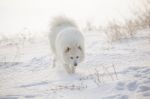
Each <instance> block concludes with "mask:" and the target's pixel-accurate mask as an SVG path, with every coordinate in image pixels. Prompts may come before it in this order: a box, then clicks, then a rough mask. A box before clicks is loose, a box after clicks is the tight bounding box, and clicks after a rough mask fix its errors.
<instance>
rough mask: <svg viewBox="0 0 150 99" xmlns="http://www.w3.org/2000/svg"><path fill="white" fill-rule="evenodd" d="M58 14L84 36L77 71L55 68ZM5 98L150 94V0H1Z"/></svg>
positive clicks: (129, 98)
mask: <svg viewBox="0 0 150 99" xmlns="http://www.w3.org/2000/svg"><path fill="white" fill-rule="evenodd" d="M83 5H84V6H83ZM68 7H69V8H68ZM57 15H66V16H67V17H69V18H72V19H73V20H75V22H76V23H77V25H78V26H79V28H80V29H81V31H82V33H83V35H84V38H85V60H84V62H82V63H81V64H79V66H77V68H76V73H75V74H71V75H69V74H67V73H66V72H65V70H64V68H63V67H61V66H59V64H57V66H56V67H55V68H53V67H52V64H53V63H52V60H53V54H52V52H51V50H50V44H49V38H48V33H49V27H50V26H49V23H50V21H51V19H52V17H53V16H57ZM0 99H150V1H149V0H74V1H73V0H29V1H28V0H13V1H12V0H0Z"/></svg>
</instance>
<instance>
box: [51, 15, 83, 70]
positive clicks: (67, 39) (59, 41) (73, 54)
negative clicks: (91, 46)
mask: <svg viewBox="0 0 150 99" xmlns="http://www.w3.org/2000/svg"><path fill="white" fill-rule="evenodd" d="M49 38H50V45H51V49H52V52H53V54H54V66H55V61H56V62H59V63H61V64H62V65H63V66H64V68H65V70H66V71H67V72H68V73H74V72H75V66H76V65H78V64H79V63H80V62H82V61H83V59H84V37H83V35H82V34H81V32H80V31H79V29H78V28H77V26H76V24H75V23H74V22H73V21H72V20H70V19H68V18H66V17H56V18H54V20H53V22H52V23H51V32H50V35H49Z"/></svg>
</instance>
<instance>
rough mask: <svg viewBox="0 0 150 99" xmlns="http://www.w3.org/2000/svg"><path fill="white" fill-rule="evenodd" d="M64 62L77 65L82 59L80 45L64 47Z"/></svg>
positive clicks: (82, 54) (82, 51)
mask: <svg viewBox="0 0 150 99" xmlns="http://www.w3.org/2000/svg"><path fill="white" fill-rule="evenodd" d="M63 57H64V62H65V64H68V65H72V66H77V65H78V64H79V63H80V62H82V61H83V59H84V49H83V47H82V46H80V45H79V46H74V47H69V46H68V47H66V48H65V49H64V55H63Z"/></svg>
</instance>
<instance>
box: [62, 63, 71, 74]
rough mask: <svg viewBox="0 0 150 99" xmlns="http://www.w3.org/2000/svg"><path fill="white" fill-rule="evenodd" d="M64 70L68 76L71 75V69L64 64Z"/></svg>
mask: <svg viewBox="0 0 150 99" xmlns="http://www.w3.org/2000/svg"><path fill="white" fill-rule="evenodd" d="M64 67H65V70H66V72H67V73H68V74H70V73H72V71H71V68H70V67H69V65H68V64H64Z"/></svg>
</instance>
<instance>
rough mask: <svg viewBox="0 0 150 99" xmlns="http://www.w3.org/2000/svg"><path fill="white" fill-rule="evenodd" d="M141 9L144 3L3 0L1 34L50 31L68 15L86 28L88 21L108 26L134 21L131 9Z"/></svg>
mask: <svg viewBox="0 0 150 99" xmlns="http://www.w3.org/2000/svg"><path fill="white" fill-rule="evenodd" d="M137 8H142V3H141V0H0V34H1V33H3V34H4V33H10V34H12V33H18V32H21V31H22V30H23V29H24V28H28V29H30V30H31V31H32V32H45V31H48V25H49V21H50V20H51V18H52V17H54V16H57V15H66V16H68V17H70V18H73V19H74V20H75V21H77V23H78V25H79V26H81V27H84V25H85V22H86V21H87V20H88V21H90V22H92V23H93V24H95V25H105V24H106V23H107V22H108V21H109V20H112V19H113V18H114V19H116V20H118V21H122V19H123V18H127V19H128V18H133V17H134V15H133V13H132V10H133V11H134V10H135V11H136V10H137Z"/></svg>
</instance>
